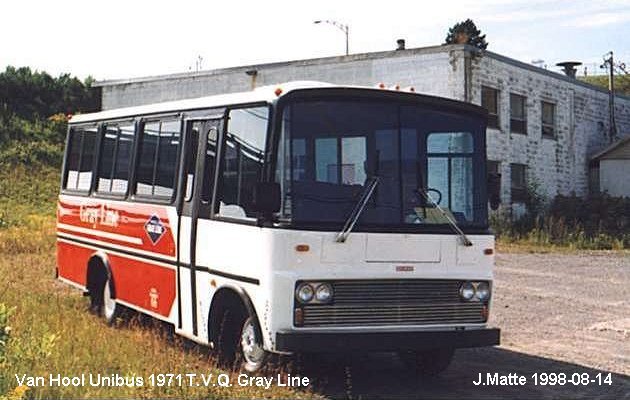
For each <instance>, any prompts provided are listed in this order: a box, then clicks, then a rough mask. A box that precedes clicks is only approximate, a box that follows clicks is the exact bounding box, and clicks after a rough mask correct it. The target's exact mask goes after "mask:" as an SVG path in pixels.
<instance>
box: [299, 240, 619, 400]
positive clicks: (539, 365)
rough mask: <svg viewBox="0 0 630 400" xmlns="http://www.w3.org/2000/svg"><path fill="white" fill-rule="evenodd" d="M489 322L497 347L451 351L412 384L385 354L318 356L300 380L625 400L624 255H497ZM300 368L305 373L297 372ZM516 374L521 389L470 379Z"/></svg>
mask: <svg viewBox="0 0 630 400" xmlns="http://www.w3.org/2000/svg"><path fill="white" fill-rule="evenodd" d="M495 276H496V280H495V286H494V294H493V296H494V297H493V299H494V304H493V309H492V311H491V314H492V317H491V322H490V325H493V326H497V327H499V328H501V330H502V345H501V346H499V347H496V348H486V349H468V350H459V351H458V352H457V354H456V356H455V358H454V360H453V363H452V364H451V366H450V367H449V368H448V369H447V370H446V371H445V372H444V373H443V374H442V375H441V376H439V377H437V378H433V379H428V380H419V379H418V378H416V377H415V376H414V374H412V373H411V372H410V371H408V370H406V369H405V368H404V367H403V366H402V364H401V363H400V361H399V360H398V359H397V357H395V356H393V355H391V354H373V355H367V356H356V357H352V358H350V359H348V358H344V357H341V358H339V357H338V358H337V359H336V360H324V362H323V363H322V365H320V366H318V367H314V370H311V371H310V373H308V374H307V376H309V377H313V378H315V377H316V379H315V387H314V389H315V390H314V391H315V392H316V393H321V394H323V395H325V396H327V397H333V398H354V399H359V398H362V399H366V398H383V399H391V398H444V399H451V398H524V399H530V398H554V399H555V398H563V399H564V398H571V399H574V398H588V399H591V398H605V399H630V376H629V375H630V253H619V252H616V253H615V252H592V253H588V252H583V253H577V254H575V253H574V254H559V253H549V254H522V253H520V254H519V253H512V254H500V255H498V256H497V263H496V270H495ZM305 372H307V371H305ZM488 372H489V373H494V372H498V373H499V374H509V373H516V374H518V375H522V376H525V377H526V378H527V384H526V385H524V386H475V385H473V384H472V382H473V381H475V380H478V376H479V373H482V374H485V373H488ZM534 373H557V374H559V373H564V374H566V376H567V378H570V377H571V376H572V374H574V373H579V374H588V376H589V377H590V379H596V377H597V374H598V373H601V374H602V376H603V377H605V376H607V375H608V373H610V374H611V375H610V376H611V380H612V384H611V385H608V384H602V385H600V384H598V383H596V382H595V383H593V382H589V383H588V384H586V385H584V384H577V385H574V384H572V383H567V384H564V385H553V386H551V385H545V386H543V385H535V384H534V382H533V378H532V375H533V374H534Z"/></svg>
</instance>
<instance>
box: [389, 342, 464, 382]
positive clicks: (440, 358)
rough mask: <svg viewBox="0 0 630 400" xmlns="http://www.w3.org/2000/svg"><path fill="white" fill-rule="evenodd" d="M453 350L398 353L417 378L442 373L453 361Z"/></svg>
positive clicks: (441, 349)
mask: <svg viewBox="0 0 630 400" xmlns="http://www.w3.org/2000/svg"><path fill="white" fill-rule="evenodd" d="M454 355H455V350H454V349H451V348H440V349H433V350H426V351H421V352H405V353H400V358H401V359H402V361H403V362H404V363H405V364H406V365H407V366H408V367H409V368H412V369H413V370H415V371H416V372H417V373H418V375H419V376H437V375H439V374H440V373H442V372H443V371H444V370H445V369H446V368H448V366H449V365H450V363H451V361H452V360H453V356H454Z"/></svg>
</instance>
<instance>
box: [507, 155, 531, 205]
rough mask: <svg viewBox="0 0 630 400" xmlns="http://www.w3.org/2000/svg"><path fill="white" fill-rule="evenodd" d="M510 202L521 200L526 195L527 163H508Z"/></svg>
mask: <svg viewBox="0 0 630 400" xmlns="http://www.w3.org/2000/svg"><path fill="white" fill-rule="evenodd" d="M510 175H511V179H510V182H511V193H512V202H513V203H516V202H522V201H524V200H525V199H526V195H527V165H524V164H510Z"/></svg>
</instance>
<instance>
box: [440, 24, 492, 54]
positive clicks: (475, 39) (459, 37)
mask: <svg viewBox="0 0 630 400" xmlns="http://www.w3.org/2000/svg"><path fill="white" fill-rule="evenodd" d="M444 44H469V45H471V46H474V47H476V48H478V49H481V50H485V49H486V48H487V47H488V42H486V35H482V34H481V31H480V30H479V29H477V25H475V23H474V22H473V21H472V20H471V19H470V18H469V19H467V20H466V21H461V22H458V23H456V24H455V25H453V26H452V27H451V28H449V30H448V33H447V35H446V39H445V41H444Z"/></svg>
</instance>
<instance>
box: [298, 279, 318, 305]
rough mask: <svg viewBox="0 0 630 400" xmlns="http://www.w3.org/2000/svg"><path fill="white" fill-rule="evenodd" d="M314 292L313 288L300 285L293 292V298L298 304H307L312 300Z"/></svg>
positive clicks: (303, 284) (305, 284)
mask: <svg viewBox="0 0 630 400" xmlns="http://www.w3.org/2000/svg"><path fill="white" fill-rule="evenodd" d="M314 294H315V291H314V290H313V287H312V286H311V285H309V284H308V283H302V284H300V286H298V287H297V289H296V290H295V297H296V298H297V299H298V300H299V301H300V303H308V302H309V301H311V300H313V296H314Z"/></svg>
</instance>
